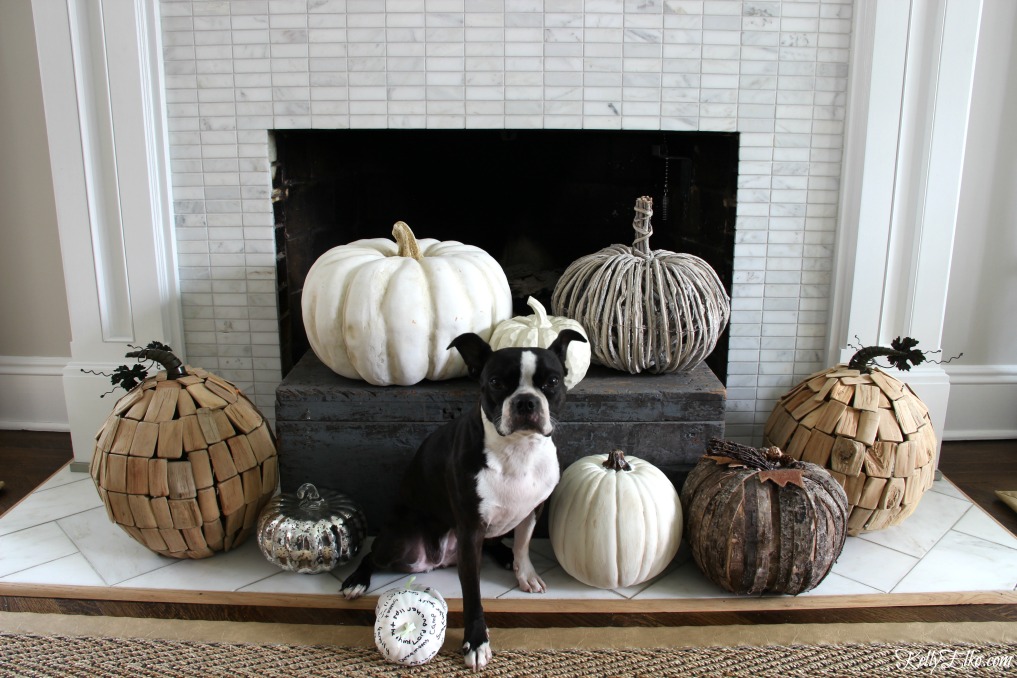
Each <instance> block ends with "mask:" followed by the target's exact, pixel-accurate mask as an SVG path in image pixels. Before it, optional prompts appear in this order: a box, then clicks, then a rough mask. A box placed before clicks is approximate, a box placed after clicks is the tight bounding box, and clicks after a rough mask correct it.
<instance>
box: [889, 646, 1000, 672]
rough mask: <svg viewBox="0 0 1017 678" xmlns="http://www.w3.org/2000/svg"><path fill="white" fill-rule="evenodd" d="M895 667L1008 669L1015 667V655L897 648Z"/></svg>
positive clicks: (938, 669)
mask: <svg viewBox="0 0 1017 678" xmlns="http://www.w3.org/2000/svg"><path fill="white" fill-rule="evenodd" d="M895 655H896V659H897V663H896V668H897V669H899V670H901V671H926V672H938V671H958V670H965V669H999V670H1000V671H1008V670H1010V669H1013V668H1015V667H1017V655H1013V654H996V655H993V654H988V653H985V652H983V651H981V650H977V649H970V650H958V649H942V650H937V649H932V650H923V651H917V652H916V651H914V650H905V649H899V650H896V651H895Z"/></svg>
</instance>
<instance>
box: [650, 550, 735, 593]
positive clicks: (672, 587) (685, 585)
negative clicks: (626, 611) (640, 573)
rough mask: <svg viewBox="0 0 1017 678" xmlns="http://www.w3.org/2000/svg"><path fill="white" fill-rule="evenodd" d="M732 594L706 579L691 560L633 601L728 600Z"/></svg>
mask: <svg viewBox="0 0 1017 678" xmlns="http://www.w3.org/2000/svg"><path fill="white" fill-rule="evenodd" d="M730 595H731V594H730V593H728V592H727V591H725V590H724V589H723V588H721V587H720V586H718V585H717V584H714V583H713V582H712V581H710V580H709V579H707V578H706V575H704V574H703V573H702V572H700V571H699V568H698V567H697V566H696V563H695V562H694V561H692V560H689V561H688V562H687V563H685V564H683V565H680V566H678V567H676V568H675V569H674V570H672V571H671V572H670V573H668V574H666V575H665V576H664V577H662V578H661V579H660V580H658V581H657V582H656V583H654V584H652V585H650V586H648V587H646V588H645V589H643V591H642V592H641V593H639V594H637V595H636V596H634V597H633V598H632V599H633V600H653V599H661V598H726V597H729V596H730Z"/></svg>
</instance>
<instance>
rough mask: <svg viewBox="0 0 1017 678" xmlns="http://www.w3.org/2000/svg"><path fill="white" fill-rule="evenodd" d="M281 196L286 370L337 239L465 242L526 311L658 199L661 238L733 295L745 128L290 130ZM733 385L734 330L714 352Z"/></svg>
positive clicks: (279, 150) (277, 168)
mask: <svg viewBox="0 0 1017 678" xmlns="http://www.w3.org/2000/svg"><path fill="white" fill-rule="evenodd" d="M274 140H275V147H276V162H275V165H274V167H273V169H274V185H273V197H274V205H275V218H276V248H277V253H278V259H277V261H278V277H277V280H278V295H279V309H280V314H279V324H280V340H281V352H282V358H283V372H284V374H285V373H288V372H289V371H290V369H292V366H293V365H295V364H296V363H297V362H298V361H299V360H300V358H301V356H303V355H304V353H305V352H306V351H307V350H308V343H307V339H306V336H305V334H304V329H303V321H302V319H301V316H300V295H301V291H302V286H303V281H304V278H305V277H306V275H307V271H308V269H309V268H310V266H311V265H312V264H313V263H314V261H315V260H316V259H317V257H318V256H320V255H321V254H322V253H324V252H325V251H326V250H328V249H329V248H331V247H334V246H336V245H340V244H344V243H347V242H350V241H353V240H356V239H359V238H375V237H389V236H390V231H391V227H392V224H393V223H395V222H396V221H399V220H402V221H405V222H407V223H408V224H409V225H410V227H411V228H413V229H414V231H415V233H416V234H417V236H418V237H428V238H437V239H439V240H459V241H462V242H466V243H469V244H471V245H476V246H478V247H481V248H483V249H485V250H486V251H488V252H489V253H490V254H491V255H492V256H494V257H495V258H496V259H498V261H499V262H500V263H501V264H502V266H503V268H504V269H505V271H506V275H507V276H508V278H509V282H510V286H511V288H512V291H513V301H514V306H515V311H516V313H518V314H528V313H529V309H528V308H527V307H526V299H527V297H528V296H531V295H532V296H534V297H536V298H538V299H539V300H540V301H541V302H542V303H544V304H545V306H546V307H547V308H550V307H551V304H550V296H551V292H552V290H553V289H554V284H555V282H556V281H557V278H558V277H559V276H560V275H561V273H562V271H564V269H565V268H566V267H567V266H568V265H569V264H570V263H571V262H572V261H574V260H575V259H577V258H578V257H580V256H583V255H585V254H590V253H592V252H595V251H597V250H599V249H601V248H603V247H605V246H607V245H610V244H612V243H616V242H621V243H631V239H632V230H631V223H632V216H633V212H632V207H633V205H634V203H635V199H636V198H637V197H639V196H641V195H650V196H652V197H653V198H654V216H653V220H652V223H653V227H654V234H653V238H652V240H651V246H652V247H653V248H655V249H668V250H673V251H679V252H689V253H692V254H695V255H697V256H700V257H702V258H703V259H705V260H706V261H707V262H709V263H710V264H711V266H713V267H714V269H715V270H716V271H717V273H718V275H719V276H720V278H721V280H722V281H723V283H724V285H725V288H726V289H727V290H728V291H729V292H730V290H731V282H732V280H731V278H732V266H733V258H734V257H733V252H734V230H735V228H734V226H735V207H736V199H735V198H736V192H737V171H738V148H739V141H738V135H737V134H734V133H720V132H713V133H709V132H703V133H688V132H662V131H632V130H628V131H610V130H287V131H276V132H275V133H274ZM707 362H708V364H709V366H710V367H711V368H712V370H713V371H714V372H715V373H716V374H717V375H718V377H719V378H720V379H721V380H722V381H724V380H725V378H726V370H727V335H726V333H725V335H724V336H723V337H721V340H720V342H719V343H718V345H717V348H716V349H715V351H714V353H713V355H712V356H711V358H710V359H709V360H708V361H707Z"/></svg>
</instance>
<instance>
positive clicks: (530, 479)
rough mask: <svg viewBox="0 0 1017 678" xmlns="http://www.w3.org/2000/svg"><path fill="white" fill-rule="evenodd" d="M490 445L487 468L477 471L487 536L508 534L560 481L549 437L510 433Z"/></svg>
mask: <svg viewBox="0 0 1017 678" xmlns="http://www.w3.org/2000/svg"><path fill="white" fill-rule="evenodd" d="M498 442H499V443H502V444H501V445H495V446H494V447H493V448H492V447H488V449H487V450H486V453H487V467H485V468H484V469H483V470H482V471H481V472H480V473H478V474H477V494H478V495H479V496H480V518H481V520H482V521H483V522H484V524H485V525H486V526H487V529H486V530H485V534H484V536H485V537H497V536H500V535H503V534H507V533H508V532H509V531H511V530H512V529H514V528H515V527H516V525H518V524H519V523H521V522H522V521H523V519H524V518H526V517H527V516H528V515H529V514H530V513H532V512H533V509H535V508H536V507H537V506H538V505H539V504H540V503H541V502H543V501H545V500H546V499H547V498H548V497H549V496H551V491H552V490H553V489H554V487H555V485H557V484H558V477H559V472H558V457H557V453H556V450H555V446H554V443H553V442H552V441H551V438H550V437H547V436H543V435H540V434H528V435H523V436H518V437H517V436H508V437H507V439H505V440H504V441H498Z"/></svg>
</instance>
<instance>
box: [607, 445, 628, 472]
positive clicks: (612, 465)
mask: <svg viewBox="0 0 1017 678" xmlns="http://www.w3.org/2000/svg"><path fill="white" fill-rule="evenodd" d="M604 468H607V469H611V470H612V471H631V470H632V465H631V464H630V463H628V462H627V461H625V453H624V452H622V451H621V450H613V451H611V452H609V453H608V455H607V461H605V462H604Z"/></svg>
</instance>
